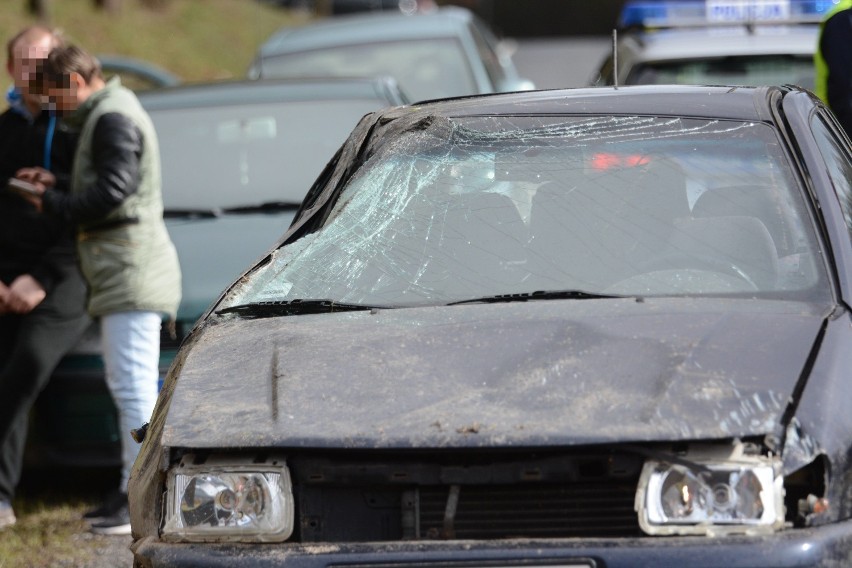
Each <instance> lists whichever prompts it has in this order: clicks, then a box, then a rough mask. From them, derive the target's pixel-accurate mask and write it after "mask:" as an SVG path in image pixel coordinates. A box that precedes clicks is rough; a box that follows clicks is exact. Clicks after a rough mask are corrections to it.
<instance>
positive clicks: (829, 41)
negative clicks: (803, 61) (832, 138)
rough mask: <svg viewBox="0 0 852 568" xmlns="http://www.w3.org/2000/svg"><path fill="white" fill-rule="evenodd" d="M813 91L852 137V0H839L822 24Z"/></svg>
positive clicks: (815, 54) (815, 62) (816, 53)
mask: <svg viewBox="0 0 852 568" xmlns="http://www.w3.org/2000/svg"><path fill="white" fill-rule="evenodd" d="M814 65H815V66H816V82H815V85H814V93H815V94H816V95H817V96H818V97H819V98H820V99H822V100H823V101H824V102H825V103H827V104H828V106H829V108H830V109H831V110H832V111H833V112H834V114H835V116H837V119H838V121H839V122H840V124H841V126H843V129H844V130H845V131H846V134H847V135H848V136H849V137H850V138H852V0H839V1H838V2H837V4H835V6H834V7H833V8H832V9H831V10H829V11H828V13H826V15H825V17H824V18H823V21H822V23H821V24H820V34H819V44H818V45H817V49H816V52H815V53H814Z"/></svg>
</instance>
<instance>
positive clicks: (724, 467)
mask: <svg viewBox="0 0 852 568" xmlns="http://www.w3.org/2000/svg"><path fill="white" fill-rule="evenodd" d="M727 457H728V458H729V459H724V458H723V459H713V458H712V457H710V458H709V459H708V457H707V456H696V457H690V458H689V459H687V460H677V463H668V462H666V461H663V460H649V461H646V462H645V466H644V468H643V470H642V474H641V476H640V479H639V487H638V490H637V493H636V511H637V512H638V514H639V525H640V526H641V527H642V530H643V531H645V532H646V533H648V534H652V535H671V534H682V535H686V534H708V535H710V534H725V533H768V532H773V531H775V530H778V529H780V528H781V527H783V526H784V487H783V480H782V477H781V475H780V462H779V461H778V460H777V459H775V458H772V457H765V456H744V455H741V454H740V455H737V456H735V457H734V456H727Z"/></svg>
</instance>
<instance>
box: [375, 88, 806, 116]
mask: <svg viewBox="0 0 852 568" xmlns="http://www.w3.org/2000/svg"><path fill="white" fill-rule="evenodd" d="M792 90H798V89H797V88H795V87H731V86H701V85H631V86H624V87H586V88H579V89H553V90H541V91H521V92H515V93H500V94H491V95H475V96H470V97H461V98H455V99H444V100H440V101H430V102H427V103H423V104H418V105H414V106H412V107H401V108H399V109H397V110H389V111H384V112H385V114H386V115H388V114H390V115H394V114H402V113H409V114H411V113H412V112H414V113H417V116H420V115H426V116H429V115H437V116H445V117H463V116H477V115H479V116H490V115H494V114H535V115H547V114H552V115H572V114H576V115H589V114H602V115H622V116H625V115H657V116H678V117H696V118H719V119H731V120H758V121H768V120H770V119H771V108H770V98H771V93H773V92H778V93H782V92H789V91H792ZM415 118H416V117H415Z"/></svg>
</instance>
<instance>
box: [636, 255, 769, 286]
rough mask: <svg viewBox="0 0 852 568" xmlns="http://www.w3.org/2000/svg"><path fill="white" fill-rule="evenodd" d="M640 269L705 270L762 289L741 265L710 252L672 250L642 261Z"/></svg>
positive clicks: (649, 270)
mask: <svg viewBox="0 0 852 568" xmlns="http://www.w3.org/2000/svg"><path fill="white" fill-rule="evenodd" d="M639 269H640V270H641V271H642V272H655V271H658V270H677V269H693V270H704V271H708V272H716V273H721V274H726V275H728V276H734V277H736V278H740V279H742V280H744V281H745V282H746V283H747V284H748V285H749V286H751V287H752V289H754V290H759V289H760V287H759V286H758V285H757V284H756V283H755V281H754V279H753V278H752V277H751V276H750V275H749V273H748V272H747V271H746V270H744V269H743V268H742V267H741V266H739V265H737V264H735V263H733V262H731V261H730V260H729V259H727V258H723V257H719V256H713V255H709V254H700V253H695V254H686V253H676V252H670V253H666V254H663V255H660V256H657V257H655V258H652V259H651V260H648V261H645V262H643V263H641V264H640V265H639Z"/></svg>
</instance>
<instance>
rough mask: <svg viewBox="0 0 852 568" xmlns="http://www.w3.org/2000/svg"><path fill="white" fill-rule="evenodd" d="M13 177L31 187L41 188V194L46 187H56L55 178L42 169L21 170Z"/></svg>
mask: <svg viewBox="0 0 852 568" xmlns="http://www.w3.org/2000/svg"><path fill="white" fill-rule="evenodd" d="M15 177H16V178H19V179H22V180H24V181H28V182H30V183H31V184H33V185H36V186H39V185H40V186H41V188H42V193H44V189H45V188H47V187H53V186H54V185H56V176H55V175H53V174H52V173H51V172H49V171H48V170H46V169H44V168H39V167H34V168H21V169H20V170H18V171H17V172H16V173H15Z"/></svg>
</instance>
